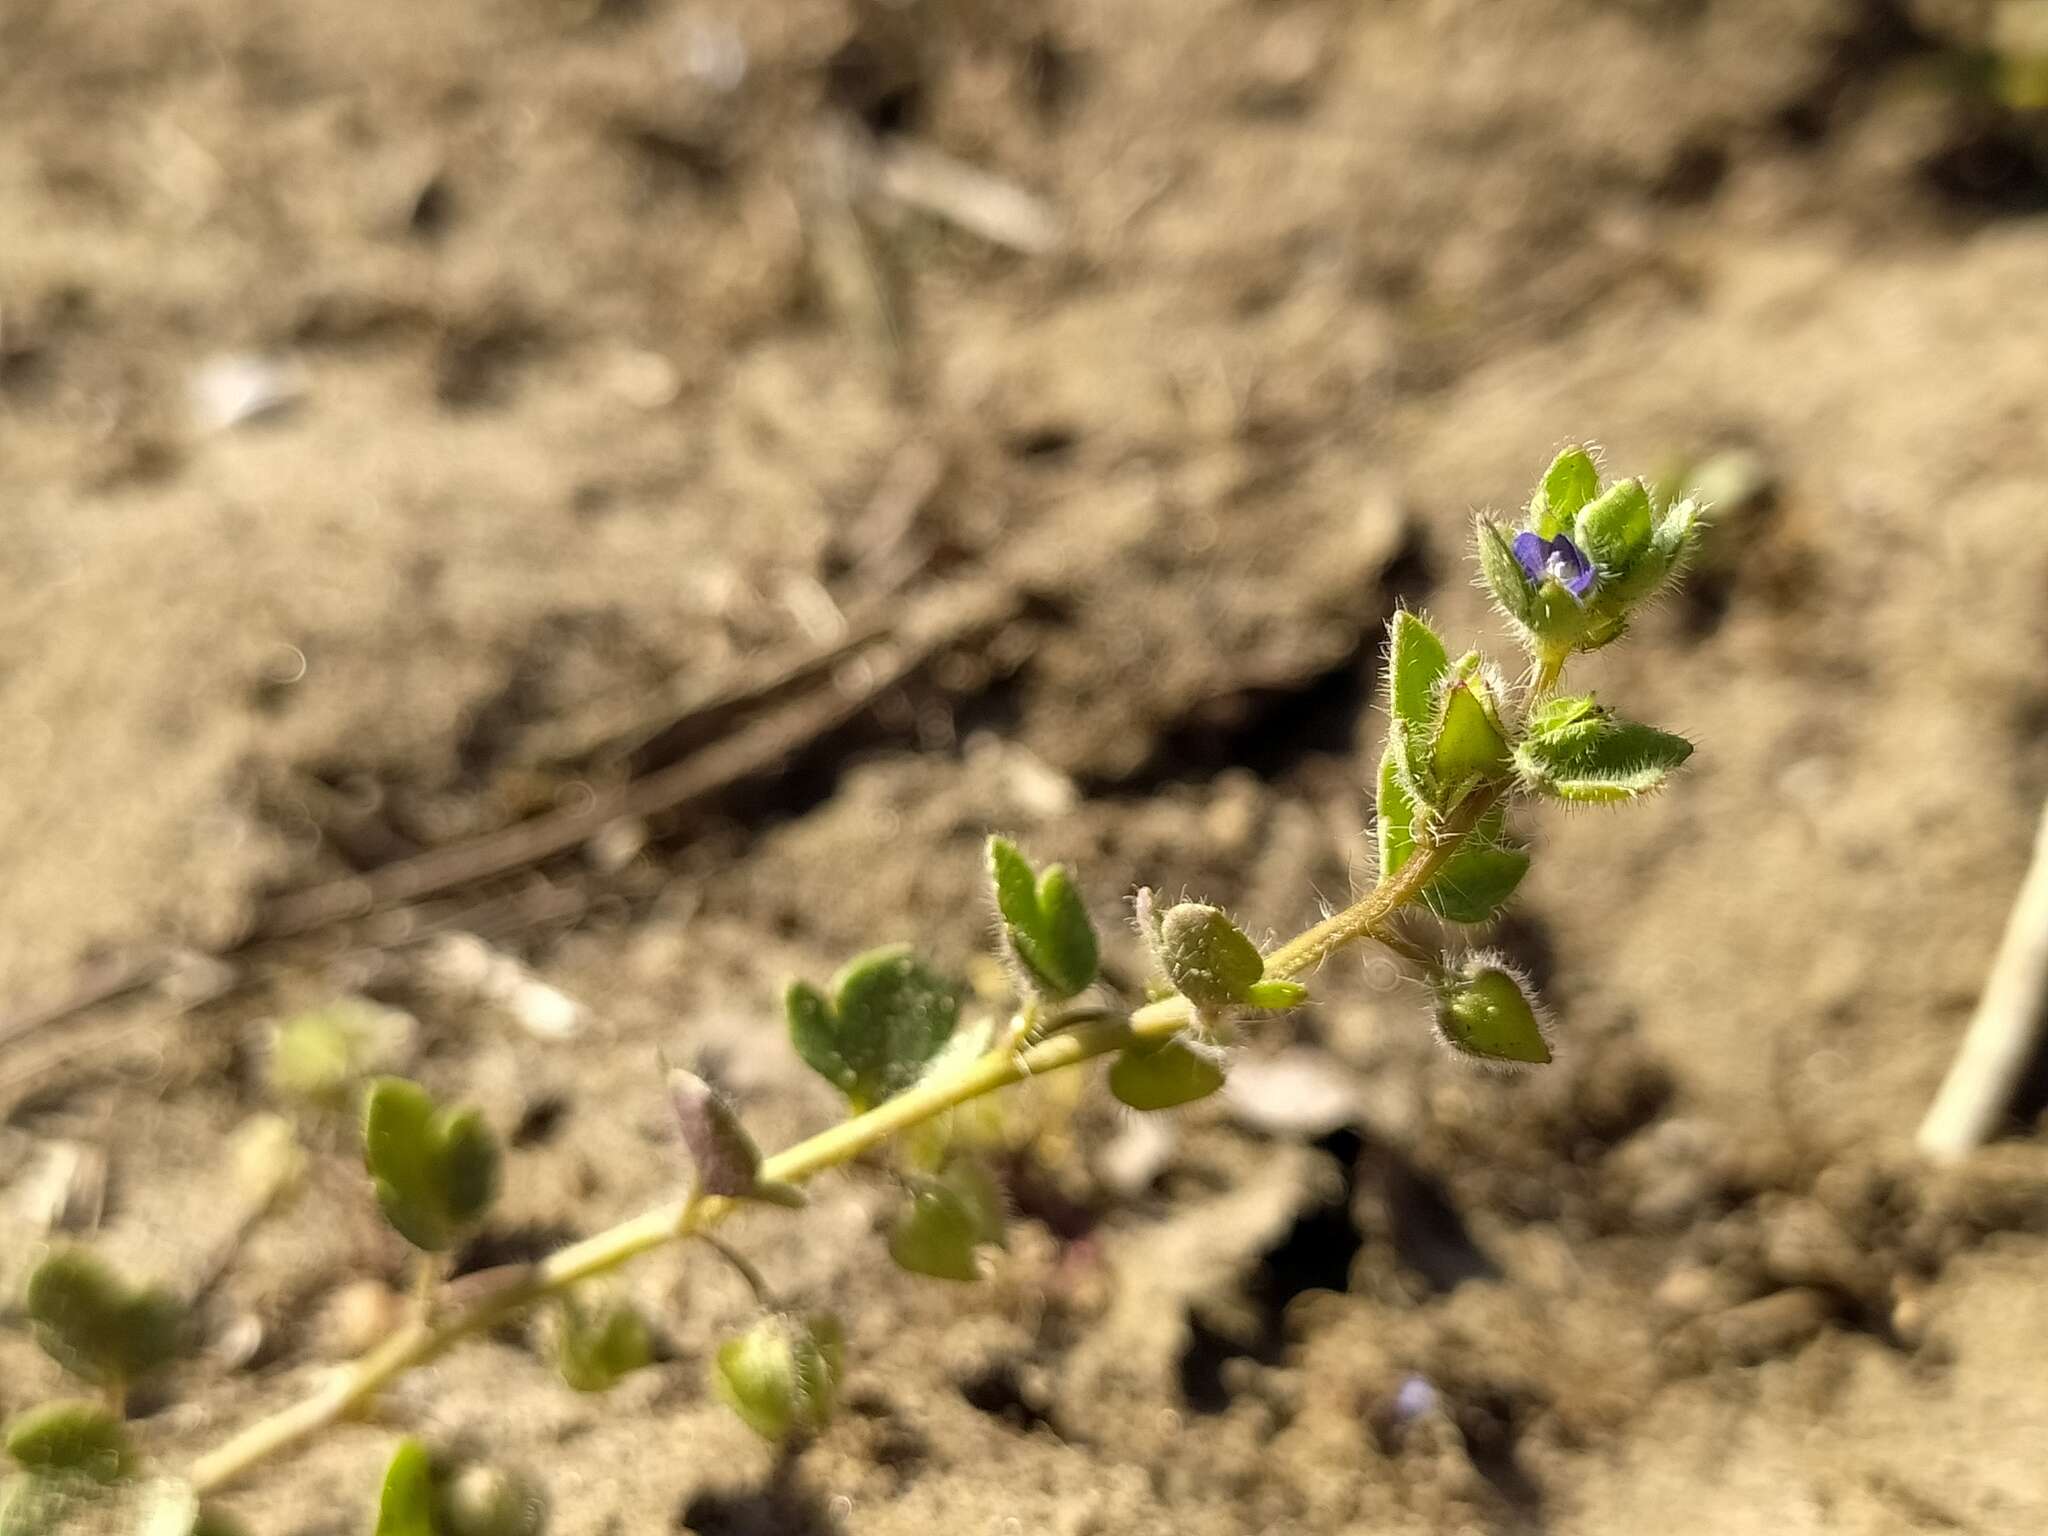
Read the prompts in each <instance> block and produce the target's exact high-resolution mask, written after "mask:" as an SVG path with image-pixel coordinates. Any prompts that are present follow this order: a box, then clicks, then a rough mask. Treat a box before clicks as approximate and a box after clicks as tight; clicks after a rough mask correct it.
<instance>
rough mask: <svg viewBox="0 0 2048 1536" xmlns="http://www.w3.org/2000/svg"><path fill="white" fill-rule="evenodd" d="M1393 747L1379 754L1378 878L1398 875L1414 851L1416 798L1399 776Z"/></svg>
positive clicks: (1398, 765)
mask: <svg viewBox="0 0 2048 1536" xmlns="http://www.w3.org/2000/svg"><path fill="white" fill-rule="evenodd" d="M1398 756H1399V754H1398V753H1397V752H1396V751H1395V749H1394V744H1393V743H1392V742H1391V741H1390V742H1388V743H1387V749H1386V751H1385V752H1383V753H1381V754H1380V782H1379V797H1378V802H1377V809H1376V812H1375V815H1374V835H1375V836H1376V837H1377V838H1378V839H1379V846H1380V878H1381V879H1383V880H1384V879H1386V878H1387V877H1388V876H1390V875H1395V874H1398V873H1400V870H1401V866H1402V865H1404V864H1406V863H1407V862H1408V856H1409V855H1410V854H1412V853H1413V852H1414V851H1415V797H1414V796H1413V795H1411V794H1410V793H1409V792H1408V785H1407V783H1406V781H1405V780H1404V779H1403V778H1402V776H1401V768H1400V764H1399V762H1398V761H1397V759H1398Z"/></svg>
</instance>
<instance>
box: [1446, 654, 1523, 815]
mask: <svg viewBox="0 0 2048 1536" xmlns="http://www.w3.org/2000/svg"><path fill="white" fill-rule="evenodd" d="M1429 741H1430V759H1429V766H1430V773H1431V776H1432V778H1433V780H1434V782H1435V784H1436V786H1437V788H1438V790H1439V792H1440V793H1441V794H1442V795H1443V796H1444V799H1445V801H1446V804H1447V805H1448V804H1451V803H1455V802H1456V800H1457V798H1458V793H1459V792H1460V791H1461V790H1462V789H1464V788H1466V787H1468V786H1470V785H1471V784H1472V783H1474V782H1476V781H1479V780H1484V779H1491V778H1495V777H1498V776H1499V775H1500V774H1501V773H1503V772H1504V771H1505V770H1506V768H1507V766H1508V760H1509V753H1508V739H1507V737H1506V735H1505V734H1504V733H1503V732H1502V730H1501V726H1500V717H1499V715H1498V713H1497V712H1496V710H1495V706H1494V703H1493V698H1492V695H1491V693H1490V692H1489V691H1488V689H1487V686H1486V678H1485V674H1484V673H1483V672H1482V671H1481V670H1480V664H1479V658H1478V656H1477V655H1476V654H1475V655H1472V656H1469V657H1467V658H1466V659H1465V660H1464V661H1461V662H1460V663H1459V664H1458V671H1457V673H1456V674H1455V675H1453V677H1452V678H1451V680H1450V681H1449V682H1448V683H1447V684H1446V686H1445V688H1444V690H1443V696H1442V698H1441V700H1440V701H1439V702H1438V704H1437V707H1436V712H1435V717H1434V719H1433V721H1432V723H1431V727H1430V737H1429Z"/></svg>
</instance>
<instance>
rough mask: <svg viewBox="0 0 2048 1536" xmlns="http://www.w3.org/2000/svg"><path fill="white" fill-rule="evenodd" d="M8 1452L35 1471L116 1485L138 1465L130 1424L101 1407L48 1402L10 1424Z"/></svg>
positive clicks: (76, 1403) (93, 1404) (30, 1410)
mask: <svg viewBox="0 0 2048 1536" xmlns="http://www.w3.org/2000/svg"><path fill="white" fill-rule="evenodd" d="M7 1454H8V1455H10V1456H12V1457H13V1458H14V1459H15V1460H16V1461H17V1462H19V1463H20V1464H21V1465H22V1466H24V1467H26V1468H27V1469H28V1470H29V1471H31V1472H75V1473H78V1474H79V1475H80V1476H83V1477H87V1478H90V1479H91V1480H92V1481H94V1482H96V1483H114V1482H119V1481H120V1480H121V1479H122V1478H124V1477H127V1476H128V1475H129V1474H130V1473H131V1472H132V1471H133V1470H134V1467H135V1452H134V1447H133V1446H132V1445H131V1444H130V1442H129V1439H128V1430H127V1426H126V1425H124V1424H122V1422H121V1421H120V1420H119V1419H117V1418H115V1417H114V1415H113V1414H112V1413H110V1412H108V1411H107V1409H106V1408H105V1407H104V1406H102V1405H101V1404H99V1403H92V1402H58V1403H45V1404H43V1405H42V1406H41V1407H38V1408H31V1409H29V1410H28V1411H27V1412H26V1413H23V1414H20V1415H18V1416H17V1417H16V1418H15V1419H14V1420H13V1421H12V1422H11V1423H9V1424H8V1426H7Z"/></svg>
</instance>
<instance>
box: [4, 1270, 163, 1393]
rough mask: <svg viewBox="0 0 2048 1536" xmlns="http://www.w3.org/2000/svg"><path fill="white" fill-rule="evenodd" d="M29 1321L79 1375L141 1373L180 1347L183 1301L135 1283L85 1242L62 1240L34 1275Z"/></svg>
mask: <svg viewBox="0 0 2048 1536" xmlns="http://www.w3.org/2000/svg"><path fill="white" fill-rule="evenodd" d="M27 1306H28V1315H29V1321H30V1323H31V1325H32V1327H33V1329H34V1333H35V1339H36V1342H37V1343H38V1344H40V1345H41V1346H42V1348H43V1352H44V1353H45V1354H47V1355H48V1356H49V1357H50V1358H51V1359H52V1360H55V1361H56V1362H57V1363H58V1364H59V1365H61V1366H63V1367H64V1369H65V1370H67V1371H70V1372H71V1373H72V1374H73V1375H74V1376H80V1377H83V1378H84V1379H85V1380H87V1381H91V1382H98V1383H101V1384H105V1385H120V1384H123V1383H126V1382H132V1381H137V1380H139V1379H141V1378H142V1377H144V1376H147V1375H148V1374H149V1373H150V1372H151V1371H154V1370H156V1369H157V1368H158V1367H159V1366H162V1365H164V1364H166V1363H167V1362H168V1361H169V1360H170V1359H171V1358H172V1357H173V1356H174V1355H176V1354H177V1352H178V1342H179V1335H180V1333H181V1331H182V1329H183V1327H184V1321H185V1307H184V1303H183V1302H181V1301H179V1299H178V1298H177V1297H176V1296H174V1295H172V1294H171V1293H170V1292H169V1291H167V1290H164V1289H163V1288H161V1287H158V1286H131V1285H129V1284H128V1283H127V1282H126V1281H125V1280H123V1279H122V1278H121V1277H120V1276H119V1275H117V1274H115V1273H114V1271H113V1270H112V1269H110V1268H109V1267H108V1266H107V1265H105V1264H104V1263H102V1262H101V1261H100V1260H99V1259H97V1258H95V1257H93V1255H91V1254H90V1253H87V1252H86V1251H85V1250H84V1249H82V1248H60V1249H58V1250H57V1251H56V1252H54V1253H52V1254H51V1255H50V1256H49V1257H48V1258H46V1259H44V1260H43V1261H42V1263H40V1264H38V1265H37V1266H36V1267H35V1270H34V1272H33V1273H32V1274H31V1275H30V1276H29V1281H28V1297H27Z"/></svg>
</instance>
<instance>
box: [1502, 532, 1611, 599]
mask: <svg viewBox="0 0 2048 1536" xmlns="http://www.w3.org/2000/svg"><path fill="white" fill-rule="evenodd" d="M1514 548H1515V558H1516V559H1517V560H1519V561H1520V562H1521V564H1522V569H1523V570H1524V571H1526V572H1528V573H1529V580H1530V581H1532V582H1534V583H1535V584H1536V585H1537V586H1539V587H1540V586H1542V585H1543V583H1544V582H1546V581H1554V582H1556V583H1557V584H1558V585H1559V586H1560V587H1563V588H1564V589H1565V591H1567V592H1569V593H1571V595H1572V596H1573V597H1574V598H1578V599H1581V600H1583V599H1584V597H1585V595H1586V594H1587V593H1588V592H1590V591H1592V590H1593V562H1592V561H1590V560H1588V559H1587V558H1586V557H1585V555H1584V554H1582V553H1580V550H1579V546H1578V545H1576V544H1574V543H1573V542H1572V541H1571V540H1570V539H1568V538H1566V537H1565V536H1564V535H1563V534H1561V533H1560V534H1559V535H1558V536H1557V537H1556V538H1554V539H1546V538H1544V537H1542V536H1541V535H1540V534H1534V533H1527V532H1524V533H1518V534H1516V535H1515V545H1514Z"/></svg>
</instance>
